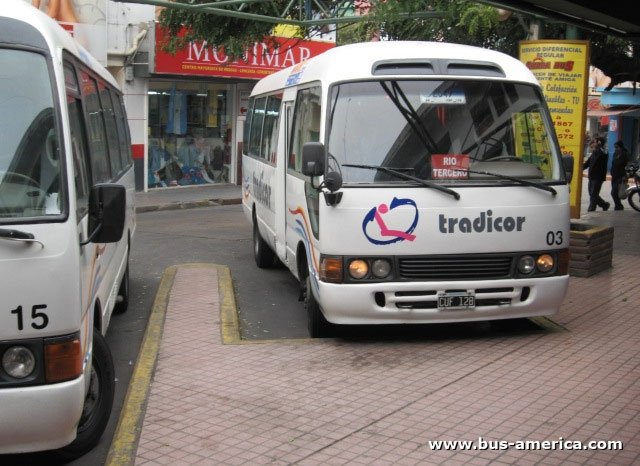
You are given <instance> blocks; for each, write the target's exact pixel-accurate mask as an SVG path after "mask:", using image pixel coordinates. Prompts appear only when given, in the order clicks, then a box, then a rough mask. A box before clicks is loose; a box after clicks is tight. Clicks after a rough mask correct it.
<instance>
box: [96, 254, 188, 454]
mask: <svg viewBox="0 0 640 466" xmlns="http://www.w3.org/2000/svg"><path fill="white" fill-rule="evenodd" d="M177 269H178V268H177V266H172V267H169V268H167V269H166V270H165V271H164V274H163V275H162V280H161V281H160V286H159V288H158V292H157V293H156V299H155V301H154V303H153V309H152V310H151V315H150V316H149V322H148V323H147V329H146V331H145V334H144V339H143V341H142V345H141V346H140V351H139V352H138V358H137V361H136V365H135V367H134V369H133V374H132V375H131V380H130V381H129V388H128V389H127V395H126V397H125V401H124V403H123V405H122V411H121V412H120V419H119V421H118V426H117V427H116V432H115V434H114V435H113V440H112V442H111V448H110V449H109V453H108V455H107V459H106V461H105V465H107V466H124V465H133V464H134V462H135V452H136V448H137V445H138V438H139V436H140V430H141V429H142V421H143V419H144V408H145V405H146V402H147V396H148V395H149V387H150V384H151V379H152V378H153V372H154V369H155V365H156V360H157V357H158V351H159V349H160V341H161V340H162V330H163V327H164V319H165V315H166V312H167V303H168V302H169V294H170V292H171V288H172V286H173V281H174V279H175V276H176V271H177Z"/></svg>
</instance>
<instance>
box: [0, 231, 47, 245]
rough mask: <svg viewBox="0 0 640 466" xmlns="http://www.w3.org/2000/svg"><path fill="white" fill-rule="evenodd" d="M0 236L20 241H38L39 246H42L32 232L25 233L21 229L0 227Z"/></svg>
mask: <svg viewBox="0 0 640 466" xmlns="http://www.w3.org/2000/svg"><path fill="white" fill-rule="evenodd" d="M0 238H2V239H8V240H10V241H21V242H26V243H38V244H39V245H40V246H42V247H44V244H42V243H41V242H40V241H38V240H37V239H35V236H33V233H27V232H25V231H21V230H14V229H7V228H0Z"/></svg>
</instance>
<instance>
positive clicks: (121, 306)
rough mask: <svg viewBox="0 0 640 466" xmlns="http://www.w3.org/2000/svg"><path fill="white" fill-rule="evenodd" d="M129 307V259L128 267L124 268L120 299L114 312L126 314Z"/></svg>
mask: <svg viewBox="0 0 640 466" xmlns="http://www.w3.org/2000/svg"><path fill="white" fill-rule="evenodd" d="M128 308H129V261H127V268H126V269H125V270H124V275H123V276H122V281H121V282H120V288H119V289H118V299H117V301H116V304H115V306H114V307H113V312H114V313H115V314H124V313H125V312H127V309H128Z"/></svg>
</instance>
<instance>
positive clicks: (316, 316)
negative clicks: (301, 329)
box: [304, 275, 331, 338]
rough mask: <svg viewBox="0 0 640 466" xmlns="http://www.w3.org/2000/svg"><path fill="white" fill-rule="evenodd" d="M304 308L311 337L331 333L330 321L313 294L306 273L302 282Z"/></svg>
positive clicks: (320, 336) (309, 279) (325, 335)
mask: <svg viewBox="0 0 640 466" xmlns="http://www.w3.org/2000/svg"><path fill="white" fill-rule="evenodd" d="M304 308H305V310H306V311H307V318H308V319H309V320H308V328H309V335H310V336H311V338H322V337H327V336H329V334H330V333H331V323H330V322H329V321H328V320H327V319H325V317H324V315H323V314H322V311H321V310H320V305H319V304H318V301H316V298H315V296H313V290H312V289H311V278H310V277H309V276H308V275H307V278H306V280H305V284H304Z"/></svg>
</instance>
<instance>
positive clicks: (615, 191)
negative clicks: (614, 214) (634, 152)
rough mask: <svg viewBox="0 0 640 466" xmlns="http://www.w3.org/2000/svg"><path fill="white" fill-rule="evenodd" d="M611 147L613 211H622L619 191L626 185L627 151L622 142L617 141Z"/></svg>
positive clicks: (628, 158)
mask: <svg viewBox="0 0 640 466" xmlns="http://www.w3.org/2000/svg"><path fill="white" fill-rule="evenodd" d="M613 147H615V150H614V152H613V160H612V162H611V197H612V198H613V202H614V204H615V206H616V207H615V210H623V209H624V207H623V205H622V202H620V189H621V188H622V189H624V187H626V184H627V173H626V171H625V167H626V166H627V164H628V163H629V160H630V157H629V151H628V150H627V149H626V148H625V147H624V143H623V142H622V141H617V142H616V143H615V144H614V145H613Z"/></svg>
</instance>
